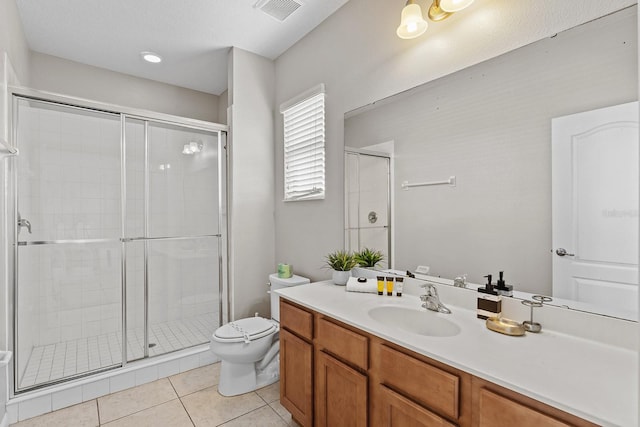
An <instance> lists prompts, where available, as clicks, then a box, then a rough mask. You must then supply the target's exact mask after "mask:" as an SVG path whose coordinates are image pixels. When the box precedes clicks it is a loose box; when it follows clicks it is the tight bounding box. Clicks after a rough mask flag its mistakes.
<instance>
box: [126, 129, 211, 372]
mask: <svg viewBox="0 0 640 427" xmlns="http://www.w3.org/2000/svg"><path fill="white" fill-rule="evenodd" d="M126 123H127V125H126V140H127V168H126V169H127V221H126V222H127V244H126V259H127V279H126V288H127V342H128V359H129V360H135V359H139V358H142V357H149V356H156V355H159V354H164V353H168V352H171V351H176V350H180V349H183V348H187V347H191V346H194V345H198V344H203V343H206V342H208V341H209V339H210V337H211V334H212V333H213V331H214V330H215V329H216V328H217V327H218V326H219V325H220V320H219V319H220V314H219V307H220V282H221V281H220V253H221V246H220V245H221V242H220V219H219V216H220V214H219V212H220V203H221V201H220V191H219V188H220V186H219V184H220V163H219V162H220V158H219V150H220V141H219V138H220V136H219V133H218V132H210V131H203V130H198V129H193V128H188V127H183V126H177V125H173V124H165V123H158V122H153V121H141V120H136V119H129V118H127V122H126Z"/></svg>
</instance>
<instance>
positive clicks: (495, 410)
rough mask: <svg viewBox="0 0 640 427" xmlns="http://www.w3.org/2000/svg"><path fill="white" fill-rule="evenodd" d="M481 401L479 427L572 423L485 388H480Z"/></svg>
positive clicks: (549, 426) (563, 426)
mask: <svg viewBox="0 0 640 427" xmlns="http://www.w3.org/2000/svg"><path fill="white" fill-rule="evenodd" d="M479 403H480V404H479V407H478V414H477V417H478V426H479V427H513V426H518V427H567V426H569V425H570V424H566V423H563V422H562V421H558V420H556V419H555V418H552V417H550V416H549V415H546V414H543V413H542V412H538V411H536V410H534V409H532V408H529V407H528V406H525V405H523V404H521V403H518V402H516V401H513V400H511V399H508V398H506V397H503V396H500V395H499V394H496V393H493V392H491V391H489V390H487V389H484V388H483V389H480V402H479Z"/></svg>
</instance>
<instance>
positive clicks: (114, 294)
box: [13, 98, 122, 391]
mask: <svg viewBox="0 0 640 427" xmlns="http://www.w3.org/2000/svg"><path fill="white" fill-rule="evenodd" d="M14 109H15V112H14V114H16V118H15V124H16V127H15V132H16V145H17V146H18V148H19V150H20V155H19V156H17V157H16V158H15V159H14V160H13V161H14V162H15V170H16V173H17V180H16V182H17V189H16V194H17V201H16V212H15V216H16V223H15V224H14V239H13V241H14V242H17V245H16V252H15V265H14V274H15V278H14V280H15V283H16V287H15V288H14V304H15V325H14V326H15V329H14V331H15V333H14V350H15V353H16V358H15V372H14V376H15V378H16V382H15V383H16V390H17V391H22V390H26V389H30V388H34V387H38V386H42V385H46V384H50V383H53V382H57V381H60V380H63V379H67V378H72V377H76V376H81V375H85V374H87V373H89V372H94V371H100V370H103V369H108V368H110V367H113V366H118V365H120V364H121V363H122V357H121V355H122V352H121V345H120V343H121V340H122V336H121V328H122V323H121V319H122V300H121V289H122V288H121V264H122V261H121V260H122V258H121V243H120V234H121V227H120V224H121V217H120V215H121V207H120V182H121V181H120V174H121V170H120V117H119V115H117V114H109V113H103V112H97V111H92V110H85V109H80V108H74V107H67V106H63V105H58V104H52V103H48V102H44V101H36V100H29V99H25V98H17V99H16V102H15V104H14Z"/></svg>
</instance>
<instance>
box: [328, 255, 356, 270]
mask: <svg viewBox="0 0 640 427" xmlns="http://www.w3.org/2000/svg"><path fill="white" fill-rule="evenodd" d="M325 262H326V264H327V265H328V266H329V267H330V268H332V269H333V270H338V271H349V270H351V269H353V267H355V266H356V265H357V262H356V260H355V257H354V255H353V254H352V253H351V252H348V251H335V252H331V253H329V254H327V256H326V261H325Z"/></svg>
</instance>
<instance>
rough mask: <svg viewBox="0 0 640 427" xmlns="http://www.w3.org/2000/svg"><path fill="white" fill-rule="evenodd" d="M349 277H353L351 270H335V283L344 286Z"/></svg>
mask: <svg viewBox="0 0 640 427" xmlns="http://www.w3.org/2000/svg"><path fill="white" fill-rule="evenodd" d="M349 277H351V270H349V271H338V270H333V283H335V284H336V285H340V286H344V285H346V284H347V282H348V281H349Z"/></svg>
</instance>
